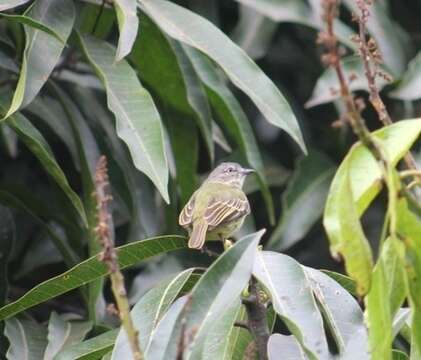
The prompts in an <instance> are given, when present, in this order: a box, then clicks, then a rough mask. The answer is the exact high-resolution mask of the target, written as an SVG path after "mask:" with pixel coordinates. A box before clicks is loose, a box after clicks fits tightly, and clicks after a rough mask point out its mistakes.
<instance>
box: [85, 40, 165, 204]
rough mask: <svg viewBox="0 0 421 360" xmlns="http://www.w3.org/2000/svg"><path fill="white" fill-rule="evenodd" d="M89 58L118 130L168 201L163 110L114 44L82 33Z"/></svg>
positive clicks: (137, 166)
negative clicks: (118, 57) (117, 53)
mask: <svg viewBox="0 0 421 360" xmlns="http://www.w3.org/2000/svg"><path fill="white" fill-rule="evenodd" d="M79 41H80V44H81V47H82V48H83V51H84V53H85V55H86V57H87V58H88V60H89V62H90V63H91V64H92V66H93V67H94V69H95V71H96V73H97V75H98V77H100V78H101V81H102V82H103V83H104V86H105V88H106V92H107V100H108V107H109V109H110V110H111V111H112V112H113V113H114V115H115V117H116V120H117V134H118V136H119V137H120V138H121V139H122V140H123V141H125V142H126V144H127V146H128V147H129V150H130V153H131V155H132V158H133V162H134V164H135V166H136V168H138V169H139V170H141V171H142V172H144V173H145V174H146V175H147V176H148V177H149V178H150V179H151V180H152V182H153V183H154V184H155V186H156V187H157V188H158V190H159V191H160V193H161V195H162V197H163V198H164V199H165V201H166V202H168V201H169V198H168V189H167V183H168V164H167V159H166V156H165V152H164V136H163V129H162V124H161V119H160V116H159V113H158V111H157V109H156V107H155V104H154V103H153V100H152V97H151V96H150V94H149V93H148V92H147V91H146V90H145V89H144V88H143V87H142V86H141V84H140V82H139V80H138V79H137V76H136V73H135V72H134V71H133V69H132V68H131V67H130V65H129V64H128V63H127V62H126V61H125V60H121V61H120V62H118V63H114V55H113V54H114V53H115V52H114V48H113V47H112V46H111V45H110V44H108V43H106V42H103V41H101V40H98V39H95V38H93V37H89V36H83V37H82V36H79Z"/></svg>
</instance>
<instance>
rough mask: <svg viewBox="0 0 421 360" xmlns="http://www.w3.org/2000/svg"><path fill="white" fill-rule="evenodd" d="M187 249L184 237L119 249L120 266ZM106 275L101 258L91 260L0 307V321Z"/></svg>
mask: <svg viewBox="0 0 421 360" xmlns="http://www.w3.org/2000/svg"><path fill="white" fill-rule="evenodd" d="M186 247H187V244H186V241H185V238H183V237H181V236H161V237H156V238H151V239H147V240H142V241H137V242H133V243H130V244H128V245H124V246H121V247H118V248H117V253H118V260H119V264H120V267H121V268H122V269H124V268H126V267H129V266H132V265H134V264H137V263H138V262H139V261H142V260H145V259H148V258H150V257H152V256H155V255H158V254H162V253H165V252H169V251H174V250H179V249H183V248H186ZM107 274H108V269H107V267H106V265H105V264H104V263H103V262H102V261H100V260H99V259H98V256H94V257H91V258H89V259H87V260H85V261H84V262H81V263H80V264H78V265H76V266H75V267H73V268H72V269H70V270H69V271H66V272H65V273H63V274H61V275H58V276H56V277H53V278H51V279H49V280H47V281H45V282H43V283H41V284H39V285H37V286H36V287H34V288H33V289H32V290H30V291H28V292H27V293H26V294H25V295H23V296H22V297H21V298H19V299H18V300H16V301H14V302H12V303H10V304H7V305H6V306H3V307H2V308H0V320H3V319H6V318H9V317H11V316H13V315H16V314H18V313H20V312H22V311H24V310H26V309H29V308H31V307H33V306H35V305H38V304H40V303H42V302H44V301H46V300H49V299H52V298H55V297H56V296H58V295H61V294H64V293H66V292H68V291H70V290H73V289H76V288H78V287H80V286H82V285H85V284H88V283H90V282H91V281H93V280H95V279H98V278H100V277H103V276H106V275H107Z"/></svg>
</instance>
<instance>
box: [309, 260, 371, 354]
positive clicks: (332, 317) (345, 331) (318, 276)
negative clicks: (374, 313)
mask: <svg viewBox="0 0 421 360" xmlns="http://www.w3.org/2000/svg"><path fill="white" fill-rule="evenodd" d="M305 272H306V273H307V276H308V277H309V279H310V283H311V287H312V289H313V293H314V296H315V297H316V299H317V301H318V304H319V306H320V308H321V311H322V313H323V315H324V319H325V323H326V324H327V326H328V327H329V329H330V333H331V334H332V336H333V339H334V341H335V343H336V347H337V349H338V350H339V354H340V356H343V357H344V358H347V356H348V357H349V358H351V357H353V358H355V359H360V360H363V359H367V360H369V359H370V358H369V356H368V333H367V329H366V326H365V324H364V317H363V312H362V310H361V308H360V305H359V304H358V302H357V301H356V300H355V299H354V298H353V297H352V296H351V295H350V294H349V293H348V292H347V291H346V289H344V288H343V287H342V286H340V284H338V283H337V282H336V281H334V280H332V279H331V278H330V277H329V276H328V275H325V274H323V273H322V272H321V271H319V270H315V269H311V268H308V267H306V268H305Z"/></svg>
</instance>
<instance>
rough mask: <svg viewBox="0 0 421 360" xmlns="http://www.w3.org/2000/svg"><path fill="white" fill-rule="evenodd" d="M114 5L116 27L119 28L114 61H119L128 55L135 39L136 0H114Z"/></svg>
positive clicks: (137, 23)
mask: <svg viewBox="0 0 421 360" xmlns="http://www.w3.org/2000/svg"><path fill="white" fill-rule="evenodd" d="M114 7H115V10H116V13H117V21H118V28H119V30H120V38H119V39H118V47H117V54H116V61H120V60H121V59H123V58H124V57H125V56H126V55H128V54H129V53H130V51H131V49H132V46H133V43H134V41H135V40H136V35H137V29H138V27H139V19H138V17H137V12H136V10H137V5H136V0H115V1H114Z"/></svg>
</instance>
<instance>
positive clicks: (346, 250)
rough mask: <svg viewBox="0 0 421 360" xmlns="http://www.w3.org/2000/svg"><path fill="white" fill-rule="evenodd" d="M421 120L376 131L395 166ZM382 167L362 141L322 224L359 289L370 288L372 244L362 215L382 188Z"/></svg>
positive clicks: (342, 170) (336, 183) (343, 169)
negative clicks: (364, 226)
mask: <svg viewBox="0 0 421 360" xmlns="http://www.w3.org/2000/svg"><path fill="white" fill-rule="evenodd" d="M420 132H421V119H414V120H405V121H400V122H398V123H396V124H393V125H391V126H388V127H385V128H382V129H381V130H378V131H375V132H374V133H373V134H372V136H373V137H374V138H375V139H376V140H377V141H378V142H379V144H380V146H382V148H383V149H386V154H387V157H388V159H389V161H390V163H391V164H392V165H395V164H396V163H397V162H398V161H399V160H400V159H401V158H402V157H403V156H404V155H405V153H406V152H407V151H408V150H409V148H410V147H411V145H412V143H413V142H414V141H415V140H417V138H418V137H419V134H420ZM381 179H382V176H381V171H380V168H379V166H378V164H377V162H376V161H375V159H374V158H373V157H372V155H371V153H370V152H369V151H368V150H367V149H366V148H365V147H364V146H362V145H361V144H360V143H357V144H355V145H354V146H353V147H352V148H351V150H350V151H349V153H348V154H347V156H346V157H345V159H344V160H343V162H342V164H341V165H340V167H339V169H338V171H337V172H336V174H335V177H334V179H333V181H332V185H331V188H330V191H329V195H328V198H327V201H326V207H325V212H324V219H323V223H324V226H325V229H326V232H327V234H328V236H329V240H330V243H331V250H332V252H333V254H337V253H342V254H343V255H344V257H345V261H346V266H347V271H348V273H349V274H350V275H351V277H352V278H353V279H354V280H357V291H358V293H359V294H364V293H366V292H367V291H368V289H369V284H370V279H369V273H370V271H368V270H369V269H370V268H371V262H372V260H371V254H370V247H369V245H368V243H367V240H366V239H365V236H364V233H363V231H362V228H361V224H360V222H359V217H360V216H361V215H362V214H363V213H364V211H365V210H366V209H367V207H368V205H369V204H370V203H371V201H372V200H373V199H374V198H375V196H376V195H377V194H378V193H379V191H380V190H381V187H382V181H381Z"/></svg>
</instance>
